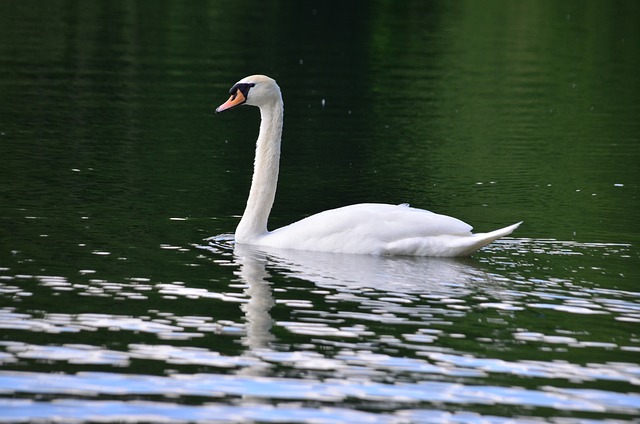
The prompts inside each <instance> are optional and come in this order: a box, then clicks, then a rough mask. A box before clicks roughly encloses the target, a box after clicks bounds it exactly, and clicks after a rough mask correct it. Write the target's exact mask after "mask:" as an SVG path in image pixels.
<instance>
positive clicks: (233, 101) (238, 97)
mask: <svg viewBox="0 0 640 424" xmlns="http://www.w3.org/2000/svg"><path fill="white" fill-rule="evenodd" d="M246 101H247V98H246V97H244V94H242V91H240V90H237V91H236V92H235V93H234V94H232V95H231V97H229V100H227V101H226V102H224V103H223V104H221V105H220V106H218V108H217V109H216V113H220V112H224V111H225V110H227V109H231V108H232V107H236V106H238V105H241V104H243V103H244V102H246Z"/></svg>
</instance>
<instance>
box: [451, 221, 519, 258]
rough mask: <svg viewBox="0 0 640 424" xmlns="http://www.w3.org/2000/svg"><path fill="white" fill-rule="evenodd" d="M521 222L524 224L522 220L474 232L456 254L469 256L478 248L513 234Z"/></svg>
mask: <svg viewBox="0 0 640 424" xmlns="http://www.w3.org/2000/svg"><path fill="white" fill-rule="evenodd" d="M520 224H522V221H520V222H518V223H516V224H513V225H509V226H508V227H504V228H500V229H499V230H494V231H491V232H488V233H478V234H474V235H472V236H471V237H469V238H466V240H465V241H466V243H464V244H466V246H460V248H461V249H460V251H459V252H458V253H457V254H456V255H455V256H469V255H470V254H472V253H473V252H475V251H476V250H478V249H480V248H481V247H484V246H486V245H487V244H489V243H491V242H492V241H494V240H497V239H499V238H500V237H504V236H507V235H509V234H511V233H512V232H513V231H514V230H515V229H516V228H518V227H519V226H520Z"/></svg>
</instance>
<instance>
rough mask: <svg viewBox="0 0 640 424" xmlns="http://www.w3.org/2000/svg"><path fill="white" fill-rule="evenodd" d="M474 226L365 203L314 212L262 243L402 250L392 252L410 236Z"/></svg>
mask: <svg viewBox="0 0 640 424" xmlns="http://www.w3.org/2000/svg"><path fill="white" fill-rule="evenodd" d="M471 229H472V227H471V226H470V225H468V224H466V223H464V222H462V221H460V220H459V219H456V218H452V217H450V216H446V215H439V214H436V213H433V212H429V211H426V210H423V209H416V208H412V207H410V206H408V205H397V206H396V205H386V204H377V203H363V204H357V205H352V206H346V207H342V208H338V209H332V210H328V211H324V212H321V213H318V214H316V215H312V216H310V217H308V218H305V219H303V220H300V221H298V222H295V223H293V224H291V225H288V226H286V227H282V228H280V229H278V230H275V231H273V232H271V233H269V234H268V235H266V236H264V237H263V238H262V239H261V240H260V242H259V244H261V245H265V246H272V247H280V248H290V249H301V250H316V251H332V252H344V253H367V254H387V253H395V254H402V253H397V252H391V251H390V250H389V248H390V246H393V244H394V243H398V242H400V241H402V240H407V239H413V240H416V239H428V238H431V239H433V238H438V237H441V236H453V237H461V236H462V237H465V236H467V237H468V236H470V235H471ZM404 254H412V253H410V252H407V253H404Z"/></svg>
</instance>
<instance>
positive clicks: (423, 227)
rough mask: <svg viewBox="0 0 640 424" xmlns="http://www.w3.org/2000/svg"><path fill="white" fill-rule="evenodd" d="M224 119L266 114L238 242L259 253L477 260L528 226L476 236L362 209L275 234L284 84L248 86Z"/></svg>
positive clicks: (409, 214)
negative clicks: (242, 110)
mask: <svg viewBox="0 0 640 424" xmlns="http://www.w3.org/2000/svg"><path fill="white" fill-rule="evenodd" d="M229 94H231V96H230V97H229V99H228V100H227V101H226V102H224V103H223V104H222V105H220V106H219V107H218V108H216V113H220V112H224V111H226V110H229V109H232V108H234V107H237V106H240V105H243V104H246V105H250V106H257V107H258V108H259V109H260V117H261V122H260V131H259V134H258V140H257V141H256V153H255V162H254V169H253V179H252V181H251V188H250V190H249V198H248V199H247V206H246V208H245V210H244V213H243V215H242V218H241V219H240V223H239V224H238V227H237V228H236V232H235V242H236V243H237V244H246V245H253V246H265V247H274V248H282V249H296V250H311V251H321V252H336V253H356V254H370V255H412V256H440V257H451V256H469V255H471V254H472V253H473V252H475V251H476V250H478V249H480V248H481V247H483V246H485V245H487V244H489V243H491V242H492V241H494V240H496V239H498V238H500V237H503V236H506V235H508V234H511V232H513V231H514V230H515V229H516V228H517V227H518V226H519V225H520V224H521V223H522V222H518V223H516V224H513V225H510V226H508V227H504V228H501V229H499V230H495V231H491V232H488V233H478V234H473V233H472V232H471V230H472V227H471V226H470V225H468V224H466V223H464V222H462V221H460V220H459V219H456V218H452V217H450V216H446V215H440V214H436V213H433V212H430V211H427V210H423V209H417V208H413V207H410V206H409V205H408V204H401V205H390V204H379V203H362V204H356V205H351V206H344V207H340V208H337V209H331V210H327V211H324V212H320V213H318V214H315V215H312V216H309V217H307V218H304V219H302V220H300V221H297V222H295V223H293V224H290V225H287V226H285V227H282V228H279V229H277V230H274V231H268V230H267V220H268V218H269V213H270V212H271V207H272V206H273V202H274V200H275V195H276V186H277V183H278V170H279V162H280V139H281V136H282V121H283V116H284V103H283V101H282V94H281V92H280V87H279V86H278V84H276V81H275V80H273V79H272V78H269V77H267V76H265V75H252V76H248V77H246V78H243V79H241V80H240V81H238V82H237V83H236V84H234V85H233V87H231V89H230V90H229Z"/></svg>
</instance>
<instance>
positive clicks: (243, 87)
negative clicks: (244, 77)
mask: <svg viewBox="0 0 640 424" xmlns="http://www.w3.org/2000/svg"><path fill="white" fill-rule="evenodd" d="M255 86H256V85H255V84H254V83H252V82H246V83H244V82H243V83H238V84H236V85H234V86H233V87H231V90H229V94H231V95H232V96H233V98H234V99H235V98H236V96H237V95H238V91H240V92H241V93H242V95H243V96H244V97H245V99H246V98H247V96H248V95H249V89H250V88H251V87H255Z"/></svg>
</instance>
